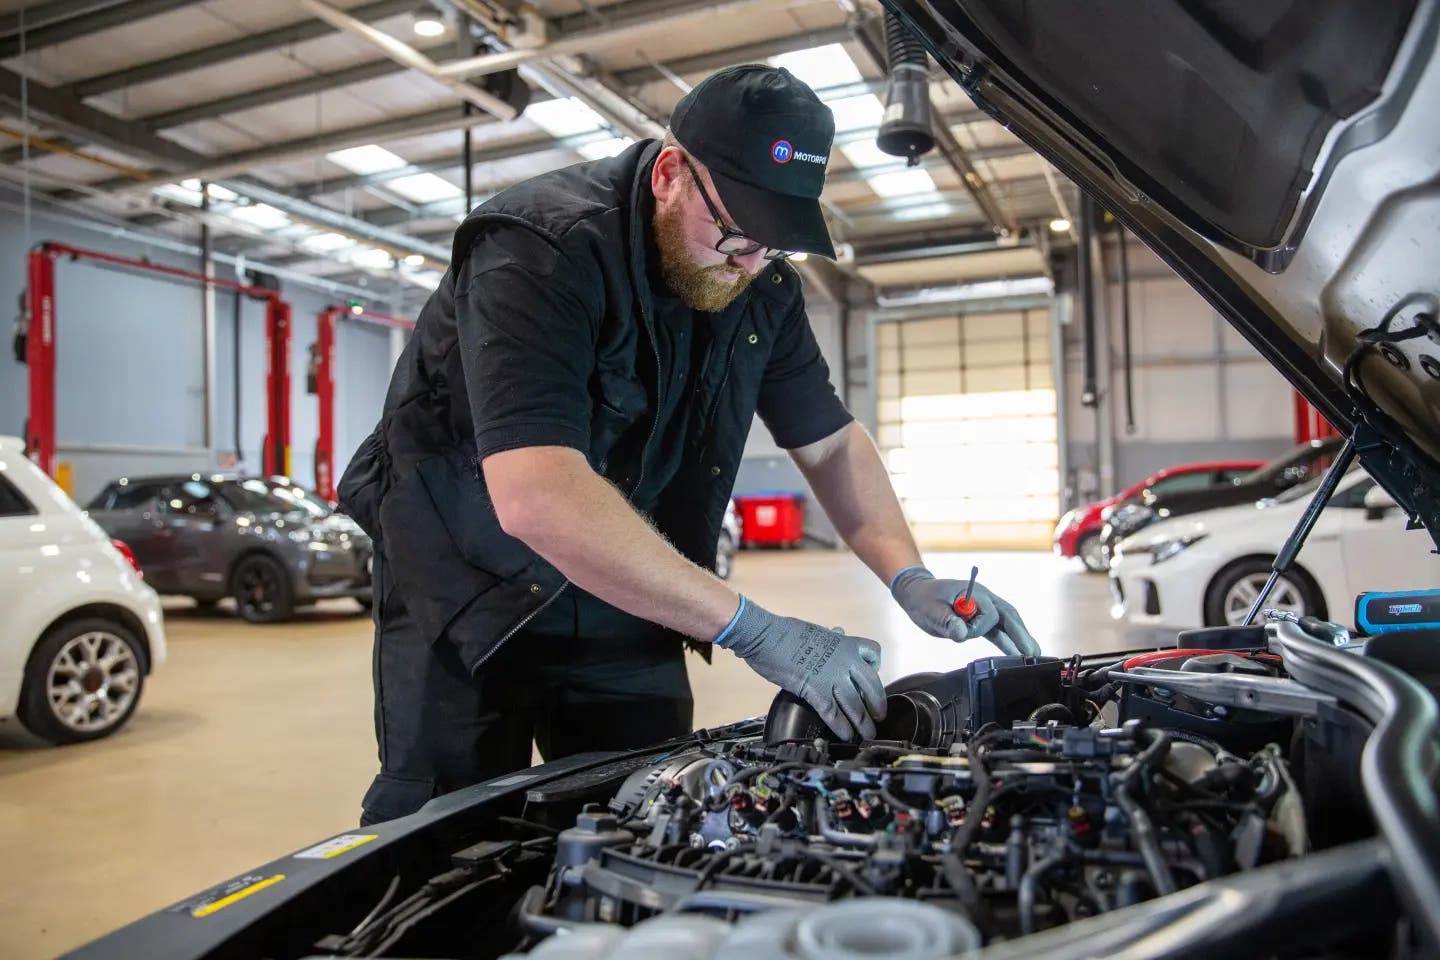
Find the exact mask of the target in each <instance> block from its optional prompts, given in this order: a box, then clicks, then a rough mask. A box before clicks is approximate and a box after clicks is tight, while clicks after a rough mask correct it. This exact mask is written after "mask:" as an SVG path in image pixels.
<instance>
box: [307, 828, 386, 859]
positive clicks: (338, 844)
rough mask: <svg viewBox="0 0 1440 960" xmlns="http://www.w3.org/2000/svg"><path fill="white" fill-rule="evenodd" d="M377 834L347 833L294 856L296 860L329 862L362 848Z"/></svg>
mask: <svg viewBox="0 0 1440 960" xmlns="http://www.w3.org/2000/svg"><path fill="white" fill-rule="evenodd" d="M377 836H379V834H374V833H347V834H343V835H341V836H338V837H332V838H330V839H329V840H326V841H325V842H324V843H318V844H316V845H315V846H313V847H310V848H309V849H306V850H301V851H300V852H299V853H297V854H295V859H296V860H330V859H333V858H335V857H338V856H340V854H342V853H348V852H350V851H351V850H354V849H355V848H356V847H360V846H364V845H365V844H367V843H369V842H370V841H371V840H374V839H375V838H376V837H377Z"/></svg>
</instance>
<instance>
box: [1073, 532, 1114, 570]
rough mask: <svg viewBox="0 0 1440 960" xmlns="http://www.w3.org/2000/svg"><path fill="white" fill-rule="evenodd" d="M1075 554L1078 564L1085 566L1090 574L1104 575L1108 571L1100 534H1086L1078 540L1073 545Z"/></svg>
mask: <svg viewBox="0 0 1440 960" xmlns="http://www.w3.org/2000/svg"><path fill="white" fill-rule="evenodd" d="M1075 553H1076V554H1077V555H1078V556H1079V557H1080V562H1081V563H1083V564H1085V569H1086V570H1089V571H1090V572H1091V573H1104V572H1105V571H1106V570H1108V569H1110V568H1109V565H1108V564H1107V563H1106V562H1105V551H1104V549H1102V547H1101V544H1100V533H1099V531H1096V532H1094V533H1087V534H1085V536H1083V537H1081V538H1080V542H1079V543H1078V544H1076V545H1075Z"/></svg>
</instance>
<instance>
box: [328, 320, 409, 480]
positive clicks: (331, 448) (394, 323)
mask: <svg viewBox="0 0 1440 960" xmlns="http://www.w3.org/2000/svg"><path fill="white" fill-rule="evenodd" d="M347 315H348V316H351V317H354V318H355V319H357V320H364V321H365V322H367V323H374V324H379V325H380V326H386V327H399V328H401V329H402V330H413V329H415V323H414V321H412V320H402V319H400V318H399V317H389V316H386V315H385V314H383V313H372V312H370V311H369V310H364V309H362V310H361V311H360V312H358V313H357V312H356V311H355V308H354V307H338V306H329V307H326V308H325V309H324V310H321V311H320V314H319V316H318V317H316V320H315V343H314V344H312V345H311V347H310V363H311V371H310V373H311V375H310V377H309V378H308V379H309V380H310V381H311V383H310V392H311V393H313V394H315V396H316V399H317V400H319V402H320V416H319V420H320V423H319V428H318V430H317V431H316V439H315V492H316V493H318V494H320V496H322V497H324V498H325V499H326V500H331V501H333V500H334V499H335V321H336V320H338V319H339V318H340V317H343V316H347Z"/></svg>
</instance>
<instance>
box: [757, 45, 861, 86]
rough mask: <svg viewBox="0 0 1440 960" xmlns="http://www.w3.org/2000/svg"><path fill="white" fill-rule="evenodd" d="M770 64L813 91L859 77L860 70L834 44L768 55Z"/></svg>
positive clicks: (853, 80)
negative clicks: (782, 68) (782, 69)
mask: <svg viewBox="0 0 1440 960" xmlns="http://www.w3.org/2000/svg"><path fill="white" fill-rule="evenodd" d="M770 65H771V66H772V67H784V68H785V69H786V70H789V71H790V72H791V73H793V74H794V75H795V76H796V77H797V78H799V79H800V80H801V81H803V82H804V83H806V84H808V85H809V86H810V88H811V89H813V90H820V89H823V88H825V87H835V86H839V85H840V84H842V83H855V82H857V81H859V80H861V79H863V78H862V77H861V76H860V69H859V68H858V67H856V66H855V61H854V60H851V59H850V54H848V53H846V52H845V48H844V47H843V46H841V45H840V44H838V43H830V44H826V45H825V46H823V47H811V48H810V49H809V50H796V51H795V52H794V53H782V54H780V55H779V56H777V57H771V58H770Z"/></svg>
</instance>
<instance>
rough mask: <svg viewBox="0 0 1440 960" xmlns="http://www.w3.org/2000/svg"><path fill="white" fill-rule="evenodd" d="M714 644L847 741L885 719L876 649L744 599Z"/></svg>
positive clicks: (868, 642) (872, 732)
mask: <svg viewBox="0 0 1440 960" xmlns="http://www.w3.org/2000/svg"><path fill="white" fill-rule="evenodd" d="M714 642H715V644H716V646H720V647H724V648H725V649H727V650H730V651H731V652H733V653H734V654H735V655H736V656H738V657H740V658H741V659H742V660H744V661H745V662H746V663H748V664H749V665H750V669H752V670H754V671H755V672H756V673H758V674H760V676H762V677H764V678H765V679H766V680H769V681H770V682H771V683H774V684H777V685H779V686H780V687H781V688H783V689H785V690H788V691H790V692H791V693H793V694H795V695H796V696H797V697H799V698H800V699H802V700H804V701H805V702H806V703H808V704H810V706H812V707H814V708H815V711H816V712H817V713H819V714H820V718H821V719H822V720H824V721H825V724H826V726H828V727H829V728H830V729H831V730H834V731H835V732H836V733H837V734H839V735H840V736H842V737H844V738H845V739H847V740H850V739H853V738H854V736H855V732H856V731H859V733H860V735H861V736H862V737H866V738H873V737H874V736H875V721H876V720H883V719H884V718H885V685H884V684H882V683H881V682H880V674H879V673H878V672H877V671H876V668H877V667H878V666H879V665H880V645H879V644H877V643H876V642H875V641H873V640H866V639H864V638H863V637H849V636H846V635H845V634H843V633H841V632H840V631H839V630H826V629H825V628H824V627H821V626H817V625H815V624H813V623H810V622H809V621H806V620H797V619H795V618H793V617H777V616H775V614H773V613H770V612H769V611H768V610H765V609H764V608H763V607H761V606H759V605H758V604H755V603H751V602H750V601H749V600H747V599H746V598H745V597H743V596H742V597H741V598H740V607H739V609H738V610H736V611H735V618H734V619H733V620H731V621H730V625H729V626H727V627H726V628H725V629H724V630H723V631H722V632H721V633H720V635H719V636H718V637H716V638H715V641H714Z"/></svg>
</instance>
